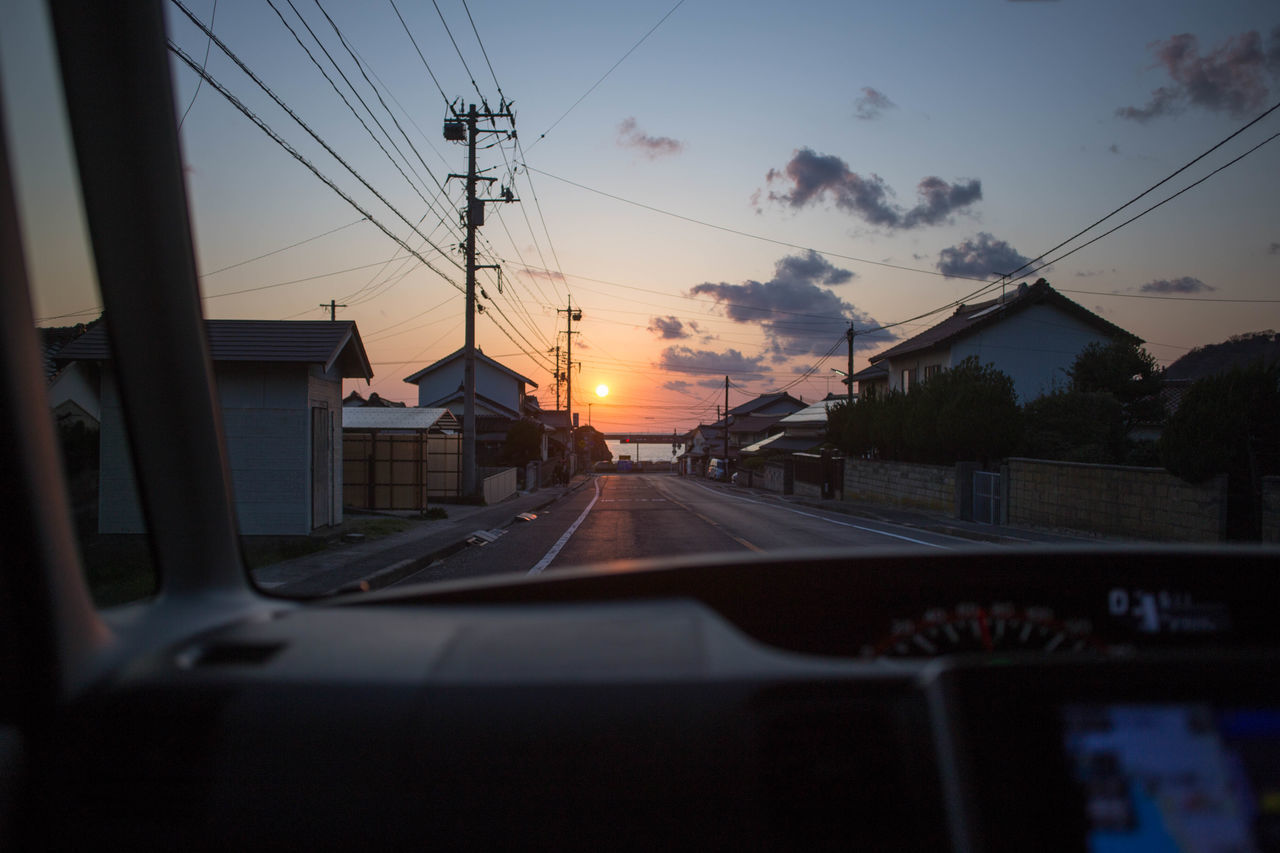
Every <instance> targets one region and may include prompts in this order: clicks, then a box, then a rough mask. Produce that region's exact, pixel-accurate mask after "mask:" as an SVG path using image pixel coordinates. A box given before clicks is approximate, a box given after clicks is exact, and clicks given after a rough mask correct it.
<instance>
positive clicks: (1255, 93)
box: [1116, 25, 1280, 122]
mask: <svg viewBox="0 0 1280 853" xmlns="http://www.w3.org/2000/svg"><path fill="white" fill-rule="evenodd" d="M1268 38H1269V40H1270V45H1269V46H1268V47H1267V48H1266V49H1265V50H1264V48H1263V39H1262V36H1261V35H1260V34H1259V33H1258V31H1257V30H1250V31H1249V32H1246V33H1241V34H1240V35H1238V36H1231V37H1230V38H1228V39H1227V40H1226V41H1224V42H1223V43H1222V44H1221V45H1219V46H1218V47H1217V48H1215V49H1214V50H1213V51H1212V52H1211V53H1209V54H1207V55H1205V56H1201V55H1200V46H1199V42H1198V40H1197V39H1196V37H1195V36H1194V35H1192V34H1191V33H1182V34H1181V35H1176V36H1172V37H1171V38H1169V39H1168V40H1166V41H1155V42H1152V43H1151V44H1150V45H1148V47H1149V48H1151V49H1152V51H1153V52H1154V53H1155V57H1156V66H1158V67H1163V68H1164V70H1165V71H1166V72H1167V73H1168V75H1169V77H1170V79H1171V82H1170V84H1168V85H1164V86H1160V87H1158V88H1157V89H1155V91H1153V92H1152V93H1151V98H1150V100H1148V101H1147V103H1146V104H1145V105H1144V106H1141V107H1120V108H1119V109H1117V110H1116V115H1118V116H1120V117H1121V118H1127V119H1131V120H1133V121H1137V122H1147V121H1150V120H1151V119H1153V118H1158V117H1160V116H1166V115H1177V114H1178V113H1181V112H1183V111H1184V110H1186V109H1187V108H1188V107H1199V108H1200V109H1204V110H1208V111H1210V112H1224V113H1227V114H1229V115H1231V116H1232V117H1233V118H1248V117H1250V116H1252V115H1253V114H1254V113H1256V112H1257V111H1258V110H1259V109H1261V108H1262V107H1264V106H1265V105H1266V103H1267V101H1268V89H1267V77H1268V75H1271V76H1274V75H1276V74H1280V25H1278V26H1276V27H1274V28H1272V30H1271V33H1270V36H1269V37H1268Z"/></svg>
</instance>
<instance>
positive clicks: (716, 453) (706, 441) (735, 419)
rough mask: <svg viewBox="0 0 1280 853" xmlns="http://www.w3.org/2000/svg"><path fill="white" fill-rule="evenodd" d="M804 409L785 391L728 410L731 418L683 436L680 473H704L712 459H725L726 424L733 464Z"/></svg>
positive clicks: (729, 452)
mask: <svg viewBox="0 0 1280 853" xmlns="http://www.w3.org/2000/svg"><path fill="white" fill-rule="evenodd" d="M803 408H805V404H804V402H803V401H802V400H798V399H796V398H795V397H792V396H791V395H790V394H787V393H785V392H782V393H775V394H761V395H760V396H759V397H756V398H755V399H753V400H748V401H747V402H745V403H743V404H741V405H739V406H735V407H734V408H732V409H730V410H729V415H728V418H727V419H726V418H721V419H719V420H718V421H716V422H715V423H713V424H698V426H697V427H695V428H694V429H693V430H691V431H690V432H689V434H688V435H686V436H685V437H684V445H685V452H684V453H683V454H681V456H680V470H681V472H682V473H685V474H705V473H706V466H707V462H708V460H710V459H724V458H725V423H726V420H727V422H728V433H729V435H728V438H729V441H728V458H729V460H730V461H731V462H732V461H733V460H735V459H737V458H738V457H739V455H740V452H741V450H742V448H744V447H748V446H750V445H752V444H754V443H756V442H758V441H761V440H762V439H764V438H766V437H768V435H769V433H770V432H771V431H772V429H773V427H774V426H775V425H776V424H777V423H778V422H779V421H780V420H782V419H783V418H784V417H786V416H787V415H790V414H793V413H795V412H797V411H800V410H801V409H803Z"/></svg>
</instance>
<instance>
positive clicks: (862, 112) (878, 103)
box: [853, 86, 898, 121]
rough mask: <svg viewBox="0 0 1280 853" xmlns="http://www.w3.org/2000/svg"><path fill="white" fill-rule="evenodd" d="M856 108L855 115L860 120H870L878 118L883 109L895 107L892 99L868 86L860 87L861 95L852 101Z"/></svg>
mask: <svg viewBox="0 0 1280 853" xmlns="http://www.w3.org/2000/svg"><path fill="white" fill-rule="evenodd" d="M853 103H854V106H855V107H856V108H857V112H856V113H855V115H856V116H857V117H858V118H859V119H861V120H862V121H871V120H872V119H877V118H880V116H882V115H883V114H884V111H885V110H891V109H894V108H895V107H897V106H898V105H897V104H895V103H894V102H893V101H891V100H889V97H888V96H887V95H886V94H885V93H884V92H880V91H878V90H876V89H872V88H871V87H870V86H863V87H862V97H861V98H858V100H856V101H854V102H853Z"/></svg>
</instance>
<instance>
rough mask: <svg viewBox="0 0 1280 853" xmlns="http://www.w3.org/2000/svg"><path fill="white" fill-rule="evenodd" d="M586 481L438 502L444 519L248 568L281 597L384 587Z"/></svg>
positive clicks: (419, 522)
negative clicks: (482, 499) (486, 500)
mask: <svg viewBox="0 0 1280 853" xmlns="http://www.w3.org/2000/svg"><path fill="white" fill-rule="evenodd" d="M589 482H591V479H590V477H587V476H581V475H580V476H578V477H575V478H574V480H573V482H571V483H569V485H567V486H551V487H549V488H544V489H539V490H537V491H536V492H520V493H517V494H516V495H515V496H514V497H511V498H508V499H507V500H505V501H502V502H501V503H498V504H494V505H493V506H472V505H467V504H441V506H443V507H444V508H445V510H446V511H447V512H448V513H449V517H448V518H447V519H441V520H434V521H426V520H419V519H417V518H416V517H414V518H413V522H412V523H413V526H412V527H411V528H409V529H408V530H405V531H402V532H400V533H393V534H391V535H389V536H383V537H380V538H378V539H373V540H370V541H367V542H351V543H348V542H336V543H334V544H332V545H330V546H329V547H328V548H325V549H324V550H322V551H316V552H315V553H312V554H306V555H304V556H301V557H295V558H293V559H291V560H283V561H281V562H279V563H273V564H272V565H269V566H263V567H261V568H258V569H255V570H254V571H253V580H254V582H255V583H257V584H258V586H259V587H261V588H262V589H263V590H264V591H266V592H269V593H272V594H274V595H281V596H284V597H287V598H321V597H324V596H329V595H336V594H338V593H341V592H355V591H368V590H371V589H380V588H381V587H384V586H389V585H390V584H393V583H395V582H396V581H398V580H401V579H403V578H406V577H408V576H409V575H411V574H413V573H414V572H417V571H419V570H421V569H423V568H425V567H426V566H428V565H430V564H431V563H432V562H434V561H435V560H438V559H441V558H443V557H447V556H449V555H450V554H453V553H455V552H457V551H460V550H461V549H463V548H465V547H467V543H468V540H469V539H471V538H472V537H473V535H474V534H475V533H476V532H477V531H490V530H496V529H500V528H505V527H508V526H509V525H511V524H512V523H514V522H515V518H516V516H517V515H519V514H520V513H523V512H532V513H537V512H538V511H540V510H542V509H543V508H544V507H547V506H549V505H551V504H553V503H555V502H556V501H557V500H559V499H560V498H562V497H564V496H565V495H568V494H571V493H573V492H575V491H577V490H578V489H580V488H582V487H583V486H585V485H586V484H587V483H589Z"/></svg>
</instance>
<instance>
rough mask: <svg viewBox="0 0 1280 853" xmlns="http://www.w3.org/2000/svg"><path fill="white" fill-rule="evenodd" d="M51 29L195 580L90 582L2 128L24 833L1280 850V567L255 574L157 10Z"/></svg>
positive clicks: (186, 844)
mask: <svg viewBox="0 0 1280 853" xmlns="http://www.w3.org/2000/svg"><path fill="white" fill-rule="evenodd" d="M49 14H50V18H51V22H52V27H53V31H54V33H55V36H56V50H57V54H58V57H59V70H60V73H61V77H62V85H63V87H64V90H65V110H66V113H67V116H68V119H69V124H70V128H71V134H72V139H73V141H74V151H75V158H76V163H77V167H78V173H79V183H80V191H81V194H82V199H83V206H84V211H85V217H86V221H87V223H88V230H89V239H90V241H91V245H92V248H93V260H94V265H95V268H96V274H97V276H98V279H99V284H100V288H101V293H102V300H103V305H104V312H105V316H106V317H107V318H109V319H108V323H109V333H110V339H111V346H112V352H113V356H114V364H115V370H116V380H117V382H118V384H119V388H120V397H121V402H122V406H123V410H124V416H125V421H126V423H127V426H128V429H129V436H130V443H131V446H132V447H133V449H134V466H135V475H136V479H137V482H138V484H139V493H140V496H141V501H142V506H143V511H144V514H145V517H146V521H147V528H148V530H149V531H150V535H149V542H150V549H151V554H152V558H153V560H154V563H155V565H156V567H157V569H158V575H159V578H160V583H159V590H158V592H157V594H156V595H154V596H153V597H150V598H148V599H146V600H144V601H141V602H137V603H134V604H130V605H126V606H121V607H116V608H106V609H101V608H98V607H95V605H94V603H93V601H92V600H91V597H90V595H89V591H88V588H87V586H86V583H85V581H84V577H83V571H82V566H81V555H80V554H79V552H78V548H77V545H76V537H75V533H74V529H73V522H72V517H71V513H70V509H69V503H68V495H67V490H66V487H65V485H64V483H63V477H62V475H61V465H62V463H61V461H60V458H59V451H58V446H57V441H56V438H55V434H54V430H53V424H52V420H51V417H50V415H49V412H48V407H47V406H45V405H44V404H43V400H44V399H45V397H44V395H45V387H44V378H43V377H44V374H43V372H42V367H41V353H40V349H39V343H38V341H37V337H36V332H35V322H34V317H35V314H34V313H33V309H32V298H31V294H30V289H29V271H28V269H27V266H26V261H25V252H24V242H23V235H22V221H23V220H22V217H21V215H20V213H21V211H20V210H19V203H18V200H17V193H16V192H15V188H14V184H15V176H14V173H13V169H12V160H11V157H10V154H9V151H8V149H7V142H6V139H7V132H6V133H0V269H2V270H3V278H4V280H3V287H0V299H2V300H3V304H0V324H3V331H2V332H0V376H2V377H3V386H2V387H0V394H2V395H3V399H4V401H5V404H4V406H3V410H2V414H0V424H2V428H3V436H2V438H0V464H2V465H3V476H2V478H0V482H3V483H4V484H5V488H6V489H7V493H8V494H7V498H6V500H5V501H4V505H5V511H4V512H3V513H0V519H2V521H0V524H2V525H3V557H2V561H3V571H0V637H2V640H0V678H2V679H3V685H4V689H3V690H0V714H2V716H0V847H2V848H4V849H14V850H21V849H79V848H86V847H90V846H92V847H107V848H112V847H115V848H119V849H204V848H209V849H237V848H246V847H247V848H264V847H269V846H270V847H275V848H288V849H305V848H309V847H317V848H349V847H365V848H388V847H415V848H437V847H438V848H444V849H449V848H499V847H502V848H514V847H521V848H558V849H568V848H571V849H641V848H644V849H663V848H666V849H673V848H680V849H686V848H704V849H746V850H750V849H803V848H817V847H822V848H826V847H837V846H839V847H845V848H849V847H853V848H864V849H876V850H899V849H901V850H939V849H943V850H945V849H949V850H956V851H983V850H1023V851H1025V850H1033V849H1038V850H1056V849H1062V850H1084V849H1095V850H1126V849H1197V850H1198V849H1208V850H1277V849H1280V668H1278V666H1277V664H1278V663H1280V654H1278V651H1280V621H1278V620H1277V618H1276V614H1275V610H1276V603H1277V602H1280V571H1278V570H1280V551H1278V550H1277V549H1276V548H1274V547H1244V546H1227V545H1222V546H1163V545H1123V546H1121V545H1110V544H1109V545H1099V546H1095V547H1071V548H1063V547H1054V548H1052V549H1050V548H1047V547H1025V548H1024V547H990V546H988V547H979V546H974V547H973V548H970V549H961V550H955V551H948V552H945V553H939V552H937V551H933V552H925V551H923V550H920V551H914V550H893V551H889V550H884V551H879V550H866V549H863V550H857V551H852V550H851V551H842V552H818V553H814V552H805V553H795V554H778V553H769V554H757V555H748V554H743V555H717V556H715V557H704V558H681V559H672V560H666V561H654V562H626V561H624V562H619V563H614V564H609V565H605V566H592V567H583V568H580V569H574V570H567V571H554V572H548V573H544V574H542V575H538V576H536V577H526V576H501V575H499V576H496V577H489V578H485V579H483V580H476V581H465V582H462V581H458V582H448V583H441V584H434V585H430V586H417V587H404V588H401V587H397V588H394V589H387V590H382V591H379V592H373V593H357V594H351V595H346V596H341V597H337V598H331V599H326V600H319V601H306V602H301V601H291V600H285V599H280V598H276V597H272V596H270V595H269V594H266V593H264V592H262V591H261V590H258V589H255V588H254V587H253V585H252V583H251V582H250V579H249V576H248V573H247V572H246V570H245V569H244V565H243V560H242V557H241V553H240V546H239V543H238V542H239V541H238V537H237V531H236V523H235V514H234V510H233V504H232V498H231V486H230V478H229V475H228V466H227V462H226V455H225V450H224V448H223V442H222V433H221V423H220V414H219V411H218V407H217V402H216V400H217V396H216V393H215V389H214V387H213V380H212V378H211V377H212V372H211V369H210V362H209V357H208V351H207V346H206V342H205V340H204V337H203V336H204V331H203V325H202V311H201V302H200V298H199V289H198V283H197V275H196V264H195V259H194V258H195V256H194V251H193V247H192V237H191V228H190V224H189V212H188V205H187V200H186V196H185V189H184V182H183V173H182V160H181V156H180V148H179V137H178V131H177V125H176V120H175V112H174V107H173V104H174V98H173V92H172V81H171V78H170V72H169V58H168V56H167V54H166V48H165V23H164V16H163V9H162V6H161V3H160V2H159V0H152V1H151V2H135V3H126V4H79V3H72V2H67V0H51V2H50V3H49ZM104 33H110V34H111V37H110V38H105V37H104V35H103V34H104ZM0 106H3V105H0ZM0 116H2V117H3V119H4V124H5V127H7V126H8V124H9V122H10V118H9V116H8V115H7V114H6V113H4V112H3V110H0ZM140 306H141V307H144V310H140ZM158 388H163V389H164V393H163V394H159V393H156V389H158ZM175 471H180V472H181V476H174V473H173V472H175ZM1162 845H1164V846H1162ZM1169 845H1172V846H1169Z"/></svg>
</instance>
